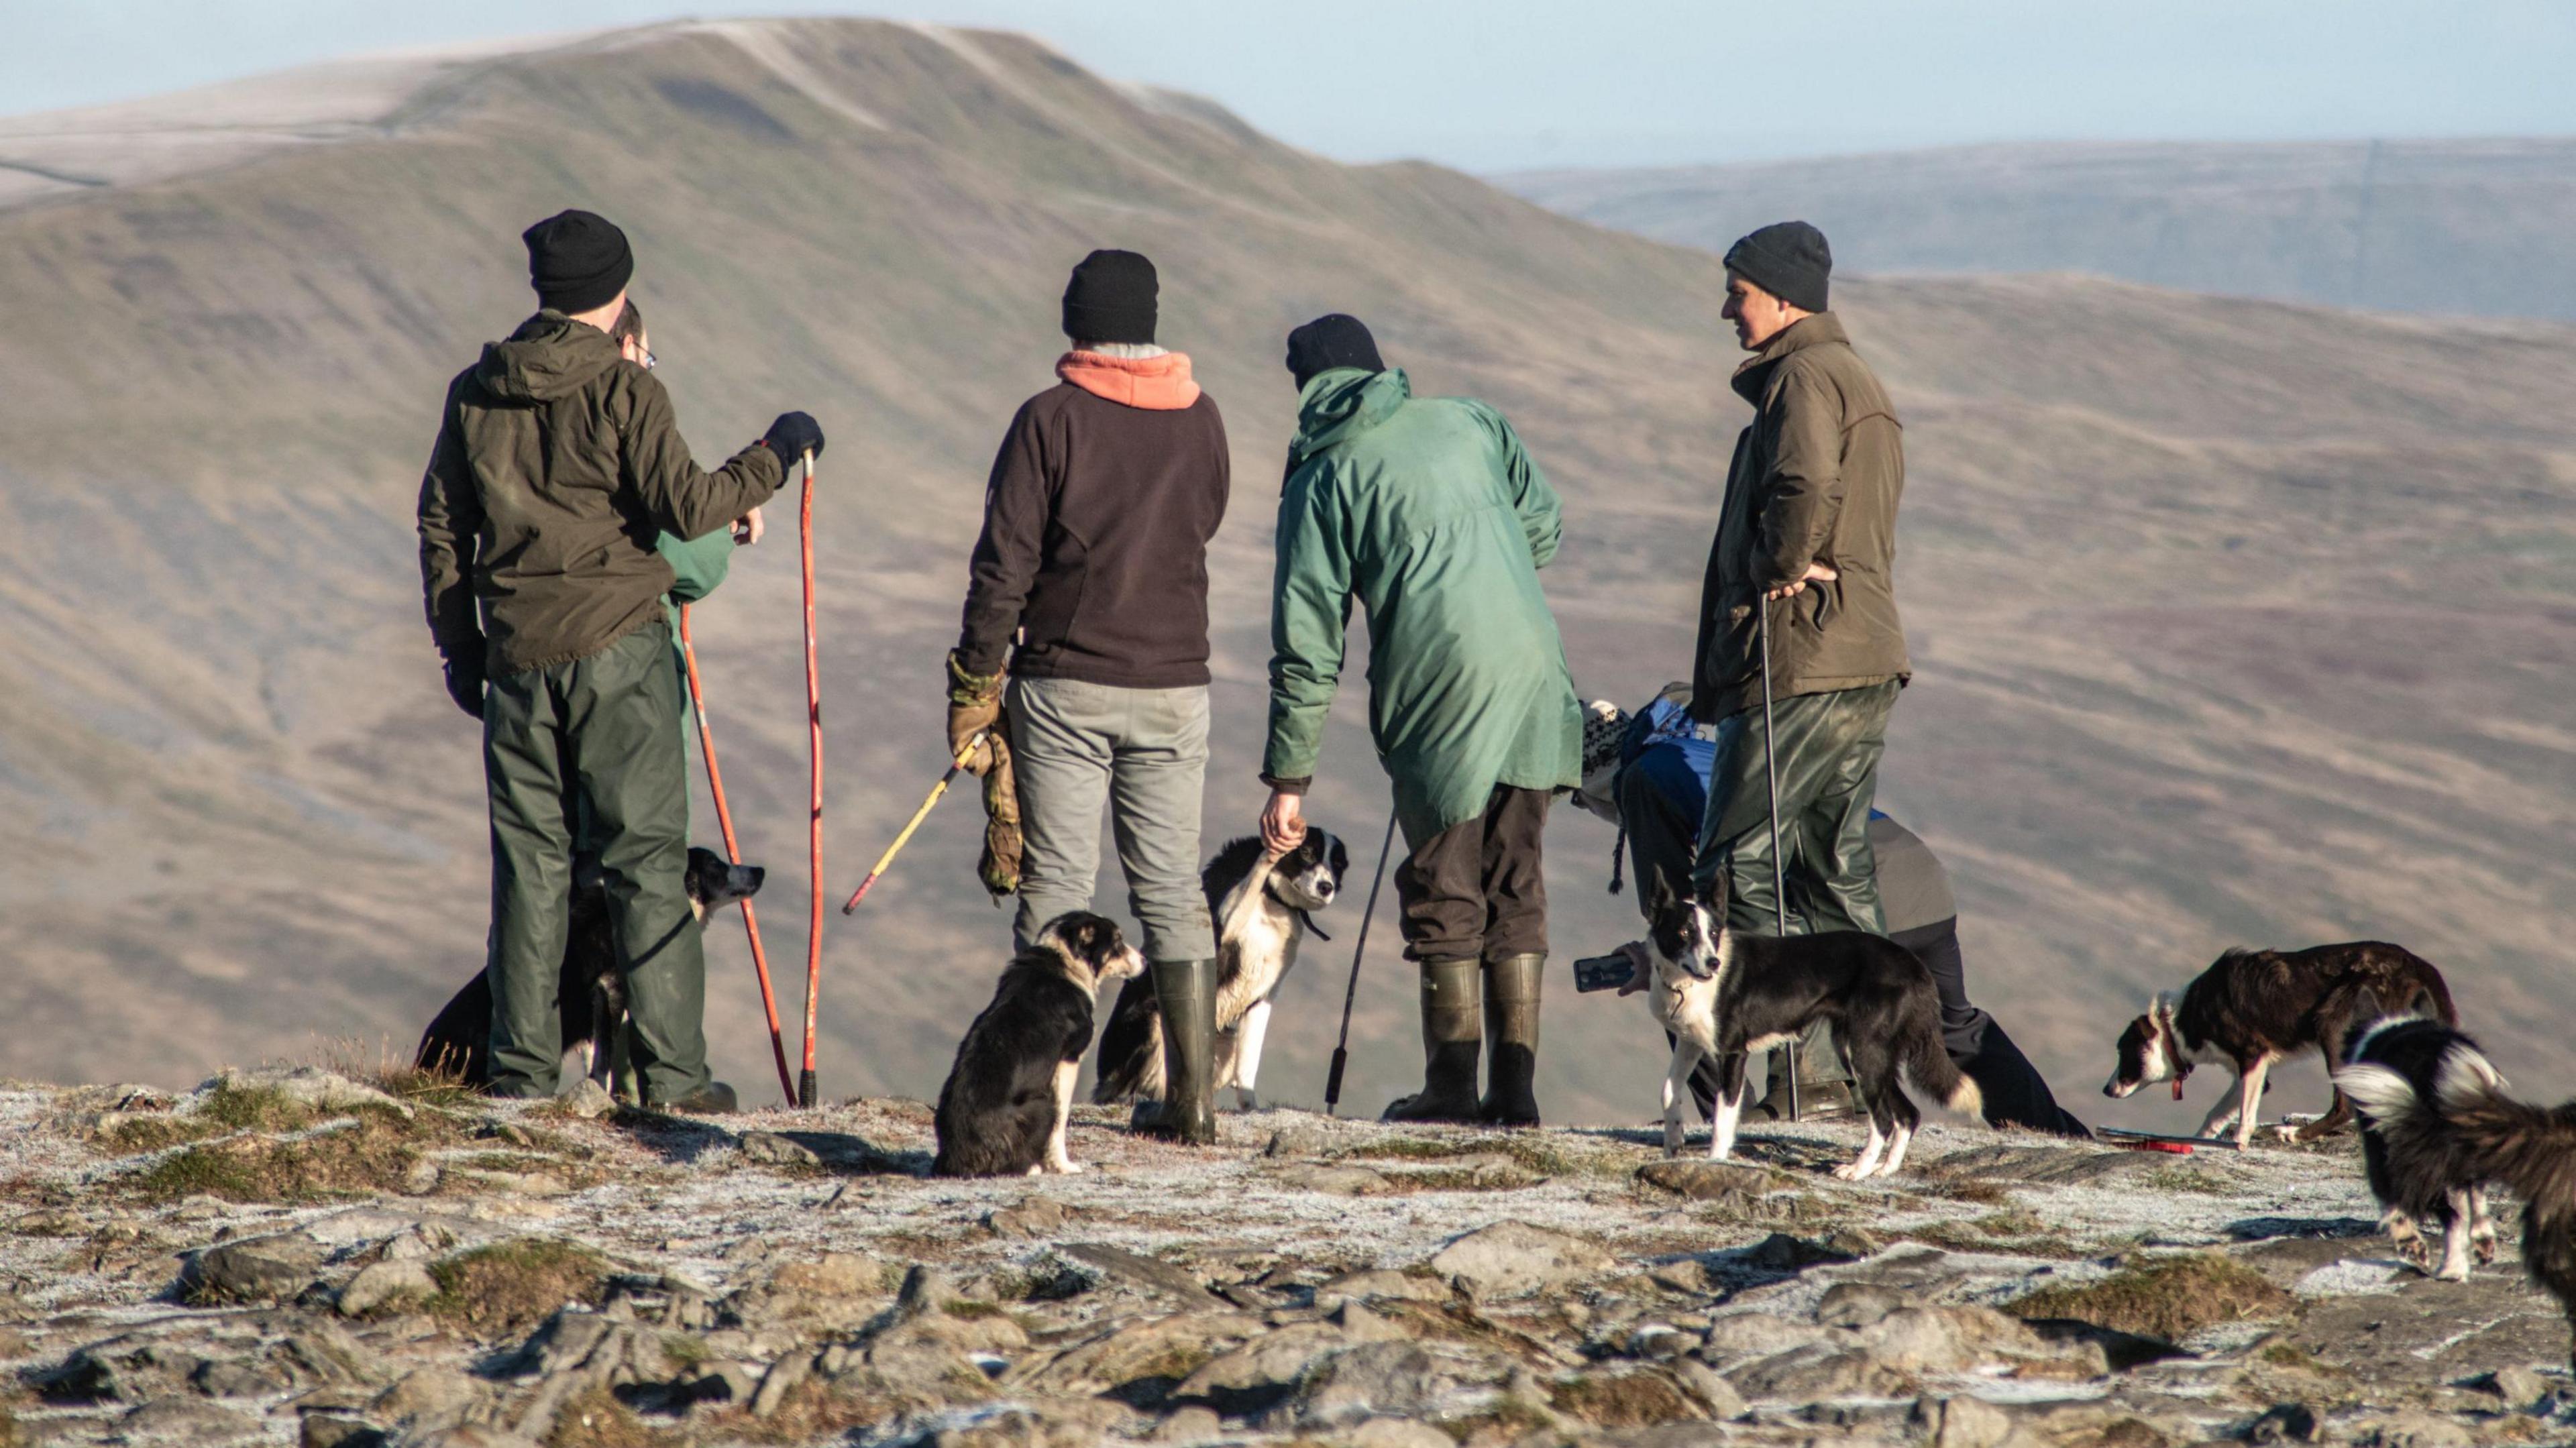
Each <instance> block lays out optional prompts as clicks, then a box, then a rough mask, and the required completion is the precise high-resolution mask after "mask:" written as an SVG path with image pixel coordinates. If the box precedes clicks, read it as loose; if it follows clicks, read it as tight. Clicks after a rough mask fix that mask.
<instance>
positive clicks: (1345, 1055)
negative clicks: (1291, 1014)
mask: <svg viewBox="0 0 2576 1448" xmlns="http://www.w3.org/2000/svg"><path fill="white" fill-rule="evenodd" d="M1394 852H1395V816H1394V815H1393V814H1389V815H1388V816H1387V817H1386V841H1385V843H1383V844H1381V845H1379V846H1378V847H1377V878H1376V879H1374V880H1371V881H1370V882H1369V898H1368V909H1367V910H1366V911H1365V912H1364V913H1362V914H1361V916H1360V941H1359V944H1357V945H1355V946H1353V947H1352V948H1351V983H1350V987H1349V989H1347V990H1344V991H1343V992H1342V1036H1341V1039H1340V1040H1338V1041H1335V1042H1334V1043H1333V1069H1332V1070H1331V1071H1330V1072H1328V1073H1326V1075H1325V1077H1324V1114H1325V1115H1326V1116H1330V1115H1332V1114H1333V1108H1334V1107H1336V1106H1339V1105H1341V1104H1342V1068H1343V1067H1345V1066H1348V1065H1350V1063H1351V1005H1352V1003H1353V1002H1355V1001H1357V1000H1358V999H1359V998H1360V961H1361V960H1362V959H1364V958H1365V957H1366V956H1367V955H1368V932H1369V920H1370V919H1371V917H1373V916H1375V915H1376V914H1377V892H1378V887H1380V886H1382V885H1384V884H1385V883H1386V857H1387V856H1388V855H1390V854H1393V853H1394Z"/></svg>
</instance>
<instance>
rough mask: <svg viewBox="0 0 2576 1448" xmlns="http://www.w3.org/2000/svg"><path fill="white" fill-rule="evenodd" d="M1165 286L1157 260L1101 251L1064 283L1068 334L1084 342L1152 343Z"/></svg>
mask: <svg viewBox="0 0 2576 1448" xmlns="http://www.w3.org/2000/svg"><path fill="white" fill-rule="evenodd" d="M1160 290H1161V283H1160V281H1159V280H1158V279H1157V278H1156V277H1155V275H1154V264H1153V263H1152V262H1151V261H1148V260H1147V259H1146V258H1145V257H1144V256H1143V255H1142V254H1140V253H1137V252H1132V251H1095V252H1093V253H1092V254H1091V255H1089V256H1086V257H1084V258H1083V259H1082V261H1081V263H1080V264H1079V265H1077V266H1075V267H1074V269H1073V276H1072V278H1071V279H1069V280H1068V281H1066V282H1065V284H1064V334H1065V335H1066V336H1067V337H1070V338H1072V339H1073V340H1074V342H1075V343H1076V344H1078V345H1079V344H1084V343H1106V344H1111V345H1126V346H1134V347H1142V346H1151V345H1152V344H1153V341H1154V304H1155V298H1156V294H1157V293H1158V292H1159V291H1160Z"/></svg>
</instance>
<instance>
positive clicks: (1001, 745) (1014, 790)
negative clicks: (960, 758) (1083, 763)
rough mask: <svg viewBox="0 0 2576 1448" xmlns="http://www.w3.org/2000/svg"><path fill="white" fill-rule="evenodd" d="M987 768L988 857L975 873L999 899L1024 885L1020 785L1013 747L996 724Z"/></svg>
mask: <svg viewBox="0 0 2576 1448" xmlns="http://www.w3.org/2000/svg"><path fill="white" fill-rule="evenodd" d="M990 749H991V754H990V755H989V756H988V758H987V761H986V765H987V767H986V768H985V771H984V857H983V858H982V859H980V860H977V861H976V862H975V873H976V875H977V876H979V877H980V878H981V879H982V880H983V882H984V890H985V893H987V894H989V895H991V896H992V897H993V898H994V900H996V901H999V900H1000V899H1001V898H1002V897H1003V896H1005V895H1008V894H1011V893H1012V892H1013V891H1016V890H1018V889H1019V888H1020V788H1019V782H1018V778H1017V776H1016V775H1014V774H1013V773H1012V770H1011V746H1010V743H1009V741H1008V740H1007V739H1005V738H1004V736H1003V731H1002V728H1001V726H1000V725H999V724H998V723H997V724H995V725H994V727H993V735H992V740H991V744H990Z"/></svg>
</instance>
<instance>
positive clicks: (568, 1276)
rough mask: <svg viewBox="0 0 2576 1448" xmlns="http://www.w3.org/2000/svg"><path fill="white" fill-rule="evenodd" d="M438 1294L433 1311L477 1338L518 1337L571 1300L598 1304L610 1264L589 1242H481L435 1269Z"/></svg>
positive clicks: (541, 1239)
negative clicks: (482, 1245)
mask: <svg viewBox="0 0 2576 1448" xmlns="http://www.w3.org/2000/svg"><path fill="white" fill-rule="evenodd" d="M429 1275H430V1277H431V1278H432V1280H434V1281H436V1282H437V1283H438V1295H437V1296H435V1297H432V1298H431V1299H430V1300H429V1303H428V1311H429V1313H430V1315H431V1316H433V1317H438V1318H443V1319H445V1320H446V1321H448V1322H452V1323H455V1324H456V1325H457V1326H459V1327H462V1328H464V1329H465V1330H466V1331H468V1332H470V1333H472V1334H474V1335H475V1336H477V1337H481V1338H487V1339H493V1338H505V1337H515V1336H517V1335H519V1334H520V1333H523V1332H525V1331H527V1330H528V1329H530V1328H532V1327H535V1326H536V1325H537V1324H538V1323H540V1322H543V1321H544V1320H545V1319H546V1316H547V1314H549V1313H551V1312H553V1311H554V1310H555V1309H556V1308H558V1307H562V1306H563V1305H565V1304H566V1303H573V1302H578V1303H583V1304H587V1305H589V1306H594V1307H595V1306H597V1305H598V1304H599V1300H600V1298H601V1296H602V1295H603V1293H604V1291H605V1289H606V1287H607V1277H608V1264H607V1262H606V1261H604V1260H603V1259H602V1258H601V1257H600V1255H599V1254H598V1253H596V1252H593V1251H591V1250H590V1249H589V1248H587V1247H581V1246H576V1245H574V1244H573V1243H570V1242H558V1241H555V1240H553V1239H551V1238H545V1237H525V1238H521V1239H519V1240H517V1241H513V1242H496V1243H494V1244H493V1245H491V1246H489V1247H477V1248H475V1249H474V1250H473V1251H471V1252H466V1253H463V1254H460V1255H458V1256H455V1257H450V1258H448V1259H447V1260H446V1261H443V1262H440V1263H438V1264H436V1265H435V1266H433V1267H431V1268H430V1269H429Z"/></svg>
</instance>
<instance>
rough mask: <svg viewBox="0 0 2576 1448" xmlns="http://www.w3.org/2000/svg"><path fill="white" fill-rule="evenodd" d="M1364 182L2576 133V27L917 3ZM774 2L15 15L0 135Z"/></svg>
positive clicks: (1496, 7) (30, 7)
mask: <svg viewBox="0 0 2576 1448" xmlns="http://www.w3.org/2000/svg"><path fill="white" fill-rule="evenodd" d="M809 9H810V11H812V12H832V13H852V14H892V15H899V16H903V17H906V18H912V19H923V20H938V21H947V22H952V23H958V24H975V25H996V26H1003V27H1008V28H1013V29H1022V30H1030V31H1034V32H1037V33H1039V34H1042V35H1045V36H1047V37H1049V38H1050V39H1052V40H1053V41H1055V42H1056V43H1057V44H1058V45H1060V46H1061V47H1063V48H1064V49H1065V50H1066V51H1067V52H1068V53H1070V54H1071V55H1072V56H1073V57H1074V58H1075V59H1077V60H1080V61H1082V62H1083V63H1084V64H1086V65H1089V66H1091V67H1093V68H1095V69H1097V70H1100V71H1102V72H1104V73H1106V74H1109V75H1113V76H1119V77H1123V78H1128V79H1134V80H1142V81H1150V82H1154V83H1157V84H1163V85H1171V86H1178V87H1181V88H1184V89H1188V90H1194V91H1198V92H1201V93H1203V94H1207V95H1211V96H1214V97H1216V98H1217V99H1218V100H1220V101H1223V102H1224V103H1226V104H1227V105H1229V106H1231V107H1233V108H1234V109H1235V110H1237V111H1238V112H1240V113H1241V114H1242V115H1243V116H1244V117H1245V118H1246V119H1248V120H1250V121H1251V122H1253V123H1254V124H1255V125H1258V126H1260V127H1262V128H1263V129H1265V130H1267V131H1269V132H1271V133H1273V134H1275V135H1278V136H1280V137H1282V138H1284V139H1287V140H1290V141H1293V142H1296V143H1298V144H1300V145H1304V146H1307V147H1310V148H1312V149H1315V150H1318V151H1322V152H1324V153H1326V154H1328V155H1333V156H1337V157H1341V158H1343V159H1348V160H1378V159H1385V158H1390V157H1397V156H1424V157H1429V158H1431V159H1434V160H1438V161H1443V162H1447V163H1449V164H1452V165H1457V166H1462V167H1466V168H1468V169H1471V170H1500V169H1508V168H1515V167H1526V166H1558V165H1605V164H1641V165H1645V164H1672V163H1685V162H1691V161H1703V160H1707V161H1715V160H1739V159H1759V158H1765V157H1773V156H1792V155H1802V154H1816V153H1828V152H1845V151H1863V150H1885V149H1896V148H1904V147H1912V146H1931V145H1950V144H1957V143H1963V142H1974V141H1988V140H2093V139H2113V140H2165V139H2174V140H2278V139H2313V138H2343V137H2356V136H2381V137H2405V136H2501V135H2537V134H2558V135H2563V134H2569V133H2576V81H2571V77H2576V4H2570V3H2568V0H2452V3H2443V4H2433V3H2426V0H1788V3H1781V0H1771V3H1767V4H1763V5H1758V6H1757V5H1746V4H1738V3H1733V0H1592V3H1580V0H1561V3H1546V0H1375V3H1351V0H1344V3H1340V4H1332V3H1316V0H1302V3H1295V4H1288V3H1273V0H1126V3H1113V0H899V3H895V4H892V5H889V6H866V5H831V4H825V5H817V6H812V7H809ZM780 10H781V6H780V4H779V3H778V0H769V3H736V0H697V3H695V4H689V5H674V4H672V3H669V0H434V3H410V0H393V3H388V0H0V112H15V111H30V110H47V109H53V108H56V107H60V106H70V105H80V104H84V103H88V102H93V101H102V100H112V99H119V98H122V97H126V96H133V95H142V94H149V93H152V92H155V91H163V90H172V89H177V88H179V87H182V86H188V85H194V84H200V83H203V82H206V81H212V80H220V79H225V78H228V77H231V76H236V75H244V74H249V73H252V72H256V71H261V70H270V69H276V68H279V67H282V66H287V65H294V64H299V63H302V62H305V61H311V60H320V59H327V58H329V57H332V56H336V55H343V54H348V53H352V52H357V51H365V50H376V49H387V48H393V47H400V46H411V45H421V44H433V43H441V42H449V41H457V40H467V39H477V38H482V37H487V36H494V35H508V34H518V33H534V32H544V31H552V30H563V29H577V28H585V27H591V26H601V25H619V24H632V23H638V22H642V21H648V20H657V19H667V18H670V17H671V16H673V15H677V14H697V15H709V16H712V15H740V14H774V13H779V11H780Z"/></svg>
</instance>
